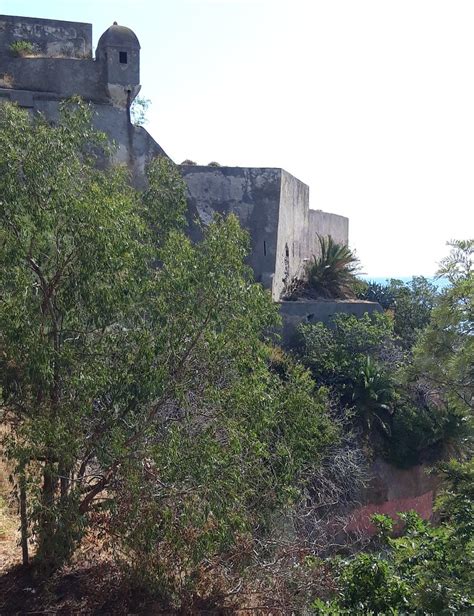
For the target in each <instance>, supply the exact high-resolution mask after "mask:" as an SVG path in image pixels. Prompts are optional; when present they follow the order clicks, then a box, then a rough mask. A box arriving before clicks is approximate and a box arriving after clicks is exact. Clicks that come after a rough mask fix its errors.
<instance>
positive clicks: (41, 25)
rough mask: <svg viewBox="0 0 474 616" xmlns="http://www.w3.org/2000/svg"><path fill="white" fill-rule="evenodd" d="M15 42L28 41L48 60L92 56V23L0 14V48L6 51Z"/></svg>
mask: <svg viewBox="0 0 474 616" xmlns="http://www.w3.org/2000/svg"><path fill="white" fill-rule="evenodd" d="M15 41H29V42H30V43H32V44H33V45H34V46H35V48H36V50H37V52H38V53H40V54H41V55H45V56H49V57H54V56H56V57H57V56H60V55H62V56H67V57H69V58H91V57H92V25H91V24H86V23H80V22H70V21H60V20H58V19H39V18H34V17H16V16H13V15H0V49H8V48H9V47H10V45H11V44H12V43H14V42H15Z"/></svg>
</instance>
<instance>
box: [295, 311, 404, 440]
mask: <svg viewBox="0 0 474 616" xmlns="http://www.w3.org/2000/svg"><path fill="white" fill-rule="evenodd" d="M298 333H299V340H298V344H297V354H298V356H299V358H300V359H301V361H302V362H303V363H304V364H305V365H306V366H307V367H308V368H309V369H310V370H311V372H312V374H313V376H314V378H315V380H316V382H317V383H319V384H321V385H324V386H326V387H330V388H331V391H332V392H333V394H334V395H335V396H336V397H337V398H338V399H339V400H340V402H341V403H342V404H343V405H345V406H348V407H352V408H354V409H355V412H356V417H357V420H358V421H359V423H360V425H361V426H362V427H363V428H364V429H365V430H366V431H370V430H371V429H372V427H377V429H379V430H381V431H382V432H383V433H385V434H388V433H390V425H389V424H390V415H391V413H392V410H393V409H392V407H393V404H394V402H395V400H396V399H397V394H396V391H395V383H394V380H393V374H392V373H393V372H394V370H396V369H397V368H398V366H399V365H400V364H401V362H402V360H403V358H402V357H401V356H400V354H399V352H398V351H397V349H396V346H395V339H394V336H393V327H392V322H391V320H390V318H389V317H388V316H386V315H383V314H380V313H374V314H372V315H369V314H367V313H366V314H365V315H364V316H363V317H362V318H361V319H358V318H357V317H354V316H352V315H345V314H338V315H335V316H334V318H333V322H332V324H331V327H328V326H326V325H324V324H322V323H314V324H303V325H301V326H300V328H299V332H298Z"/></svg>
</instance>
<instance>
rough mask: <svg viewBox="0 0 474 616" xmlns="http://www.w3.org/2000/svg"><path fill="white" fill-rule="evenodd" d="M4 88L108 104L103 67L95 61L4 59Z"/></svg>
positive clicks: (0, 61)
mask: <svg viewBox="0 0 474 616" xmlns="http://www.w3.org/2000/svg"><path fill="white" fill-rule="evenodd" d="M0 79H2V81H3V85H4V87H5V86H7V87H8V88H10V89H15V90H28V91H31V92H37V93H49V94H51V95H54V96H56V97H59V98H69V97H71V96H74V95H77V94H79V95H80V96H82V98H85V99H86V100H90V101H92V102H108V99H109V96H108V94H107V91H106V84H105V82H104V81H103V79H102V67H101V65H100V63H98V62H95V61H93V60H79V59H74V58H15V57H12V56H10V55H8V54H1V55H0Z"/></svg>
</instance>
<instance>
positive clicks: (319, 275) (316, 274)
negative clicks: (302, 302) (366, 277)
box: [305, 235, 359, 299]
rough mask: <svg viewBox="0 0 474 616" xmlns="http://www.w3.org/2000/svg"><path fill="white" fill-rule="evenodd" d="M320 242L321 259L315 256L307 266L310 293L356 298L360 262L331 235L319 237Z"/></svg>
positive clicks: (329, 296)
mask: <svg viewBox="0 0 474 616" xmlns="http://www.w3.org/2000/svg"><path fill="white" fill-rule="evenodd" d="M318 240H319V247H320V253H321V254H320V256H319V257H316V256H314V255H313V258H312V260H311V261H310V262H309V263H308V265H307V266H306V272H305V279H306V281H307V287H308V290H309V292H311V293H312V294H314V295H315V296H316V297H327V298H342V299H345V298H348V297H354V285H355V284H356V283H357V279H356V276H355V273H356V272H357V271H358V269H359V260H358V259H357V257H356V256H355V255H354V253H353V252H352V251H351V250H350V248H349V247H348V246H344V245H343V244H337V243H336V242H335V241H334V240H333V239H332V237H331V236H330V235H328V236H327V237H323V236H320V235H318Z"/></svg>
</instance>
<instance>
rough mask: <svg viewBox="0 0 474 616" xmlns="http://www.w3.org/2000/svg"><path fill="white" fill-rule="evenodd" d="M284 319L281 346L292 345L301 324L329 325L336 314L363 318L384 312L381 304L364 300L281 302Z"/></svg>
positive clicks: (281, 312)
mask: <svg viewBox="0 0 474 616" xmlns="http://www.w3.org/2000/svg"><path fill="white" fill-rule="evenodd" d="M279 304H280V314H281V317H282V321H283V323H282V331H281V344H282V346H284V347H288V346H290V345H291V343H292V341H293V340H294V336H295V334H296V329H297V327H298V325H299V324H300V323H315V322H318V321H320V322H322V323H326V324H329V323H330V321H331V318H332V317H333V316H334V315H335V314H339V313H343V314H352V315H354V316H356V317H362V316H363V315H364V314H365V313H366V312H368V313H369V314H371V313H373V312H382V308H381V307H380V304H377V303H376V302H365V301H362V300H324V299H320V300H300V301H297V302H279Z"/></svg>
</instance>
